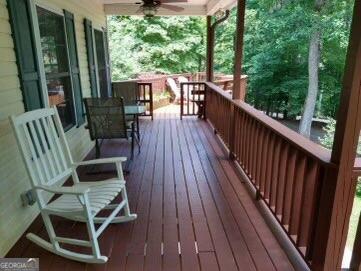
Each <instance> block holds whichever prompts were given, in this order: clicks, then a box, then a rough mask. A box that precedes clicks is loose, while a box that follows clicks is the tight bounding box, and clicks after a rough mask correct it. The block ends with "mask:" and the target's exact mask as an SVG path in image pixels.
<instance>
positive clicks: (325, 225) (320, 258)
mask: <svg viewBox="0 0 361 271" xmlns="http://www.w3.org/2000/svg"><path fill="white" fill-rule="evenodd" d="M360 25H361V1H355V7H354V14H353V20H352V26H351V34H350V43H349V47H348V53H347V59H346V67H345V74H344V81H343V90H342V93H341V100H340V108H339V112H338V117H337V125H336V132H335V141H334V144H333V149H332V155H331V162H332V163H333V164H334V167H333V169H330V170H329V171H328V172H326V174H325V178H324V181H323V183H322V194H321V199H320V210H319V213H320V214H319V218H318V223H317V228H316V232H315V235H314V236H315V240H314V244H315V246H314V250H313V257H312V270H322V271H326V270H336V269H339V268H340V267H341V263H342V257H343V252H344V248H345V243H346V237H347V232H348V226H349V220H350V214H351V209H352V204H353V199H354V195H355V189H356V182H355V181H354V178H353V176H352V171H353V167H354V162H355V156H356V149H357V144H358V139H359V134H360V128H361V28H360Z"/></svg>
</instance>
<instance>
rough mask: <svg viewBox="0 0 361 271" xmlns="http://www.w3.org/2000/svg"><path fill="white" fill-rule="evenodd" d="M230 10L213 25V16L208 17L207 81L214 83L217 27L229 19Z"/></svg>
mask: <svg viewBox="0 0 361 271" xmlns="http://www.w3.org/2000/svg"><path fill="white" fill-rule="evenodd" d="M229 14H230V12H229V10H226V11H225V13H224V16H223V17H222V18H220V19H218V20H216V21H215V22H214V23H212V16H207V81H208V82H213V79H214V43H215V35H216V29H217V26H218V25H219V24H221V23H223V22H224V21H225V20H227V19H228V17H229Z"/></svg>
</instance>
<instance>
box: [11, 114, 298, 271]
mask: <svg viewBox="0 0 361 271" xmlns="http://www.w3.org/2000/svg"><path fill="white" fill-rule="evenodd" d="M163 112H165V113H157V114H156V116H155V120H154V121H153V122H152V121H150V120H148V119H144V120H142V121H141V127H142V128H141V132H142V149H141V153H140V154H139V155H136V157H135V159H134V161H133V163H132V164H131V165H130V169H131V173H130V174H129V175H128V176H126V180H127V190H128V197H129V201H130V205H131V210H132V212H135V213H137V214H138V219H137V220H136V221H134V222H131V223H126V224H121V225H120V224H119V225H112V226H111V227H110V228H108V229H107V230H106V231H105V232H104V233H103V234H102V236H101V238H100V240H99V243H100V247H101V252H102V254H103V255H105V256H109V261H108V262H107V263H106V264H104V265H91V264H84V263H77V262H74V261H71V260H67V259H65V258H61V257H59V256H57V255H54V254H51V253H49V252H47V251H45V250H43V249H42V248H40V247H37V246H36V245H34V244H32V243H31V242H29V241H28V240H27V239H26V238H25V235H24V236H22V237H21V238H20V240H19V241H18V242H17V244H16V245H15V246H14V247H13V248H12V249H11V251H10V252H9V254H8V255H7V256H8V257H10V256H11V257H27V256H29V257H30V256H38V257H40V266H41V270H102V271H103V270H104V271H106V270H117V271H118V270H122V271H123V270H130V271H133V270H134V271H136V270H155V271H158V270H172V271H173V270H174V271H180V270H187V271H188V270H201V271H203V270H207V271H209V270H210V271H212V270H227V271H228V270H255V269H256V268H257V269H258V270H272V269H276V270H292V269H293V268H292V265H291V264H290V262H289V260H288V258H287V257H286V255H285V253H284V251H283V250H282V249H281V247H280V245H279V244H278V243H277V241H276V239H275V237H274V236H273V235H272V232H271V231H270V229H269V228H268V227H267V224H266V223H265V221H264V219H263V218H262V216H261V214H260V213H259V211H258V209H257V208H256V204H255V201H254V199H253V198H252V196H251V195H249V194H248V192H247V190H246V188H245V187H244V184H243V183H242V182H241V181H240V179H239V176H238V175H237V173H236V171H235V169H234V166H233V165H232V163H231V162H230V161H228V160H227V159H226V155H225V153H224V152H223V150H222V147H221V145H220V143H219V142H218V139H217V138H216V137H215V136H214V134H213V132H212V131H211V129H210V127H209V126H208V124H207V123H206V122H203V121H200V120H198V119H196V118H193V117H190V118H184V120H183V121H180V120H179V115H176V114H174V113H169V112H166V111H164V110H163ZM128 154H129V144H127V143H126V142H123V141H122V142H121V141H117V140H111V141H105V142H104V144H103V146H102V156H103V157H111V156H124V155H128ZM93 156H94V151H92V152H91V153H90V154H89V156H88V157H87V159H91V158H93ZM99 169H101V170H103V169H104V170H108V171H109V170H112V167H111V166H107V167H102V168H99ZM88 170H89V168H83V169H81V171H80V173H81V179H91V180H100V179H102V178H105V177H106V178H109V177H113V175H112V174H110V173H105V174H99V175H89V174H86V172H87V171H88ZM97 170H98V168H97ZM29 231H30V232H34V233H40V234H41V235H42V236H45V235H46V232H45V230H44V226H43V224H42V221H41V219H40V218H37V219H36V220H35V221H34V222H33V223H32V225H31V226H30V227H29ZM56 231H57V232H60V233H61V234H63V235H66V234H69V233H71V235H72V236H77V237H78V238H85V237H86V236H87V235H86V232H85V231H86V227H85V225H82V224H81V223H72V222H69V221H64V220H63V219H58V221H57V223H56ZM247 234H248V235H247ZM145 244H147V250H146V255H144V247H145ZM178 246H179V247H180V252H181V254H179V251H178ZM86 250H88V249H87V248H86ZM77 251H82V250H81V249H79V248H77ZM267 264H269V266H268V267H269V268H272V269H264V268H263V267H265V266H266V265H267Z"/></svg>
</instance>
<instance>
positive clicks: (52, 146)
mask: <svg viewBox="0 0 361 271" xmlns="http://www.w3.org/2000/svg"><path fill="white" fill-rule="evenodd" d="M10 119H11V123H12V125H13V128H14V131H15V134H16V139H17V142H18V145H19V148H20V151H21V153H22V156H23V160H24V162H25V165H26V169H27V172H28V174H29V177H30V179H31V185H32V189H33V191H34V192H35V193H34V194H35V195H36V201H37V203H38V205H39V208H40V213H41V216H42V218H43V220H44V224H45V227H46V230H47V233H48V235H49V239H50V242H48V241H46V240H44V239H42V238H40V237H39V236H37V235H35V234H33V233H28V234H27V238H28V239H30V240H31V241H33V242H34V243H36V244H37V245H39V246H41V247H42V248H44V249H46V250H49V251H51V252H53V253H55V254H58V255H60V256H63V257H65V258H69V259H72V260H76V261H80V262H86V263H105V262H107V260H108V258H107V257H106V256H102V255H101V254H100V250H99V244H98V237H99V235H100V234H101V233H102V232H103V231H104V230H105V228H106V227H107V226H108V225H109V224H110V223H122V222H128V221H132V220H134V219H136V218H137V215H136V214H131V213H130V209H129V204H128V198H127V192H126V188H125V180H124V176H123V170H122V165H121V163H122V162H124V161H126V158H123V157H117V158H106V159H97V160H92V161H84V162H79V163H74V162H73V159H72V156H71V153H70V149H69V146H68V143H67V140H66V137H65V134H64V130H63V127H62V124H61V122H60V118H59V115H58V111H57V109H56V107H53V108H50V109H39V110H34V111H31V112H27V113H24V114H22V115H20V116H17V117H15V116H12V117H11V118H10ZM106 163H114V164H115V165H116V169H117V173H118V176H117V178H114V179H110V180H105V181H100V182H79V178H78V175H77V172H76V169H77V167H78V166H83V165H91V164H106ZM70 176H72V179H73V182H74V184H73V186H70V187H66V186H62V184H63V183H64V182H65V180H67V179H68V178H69V177H70ZM49 193H50V194H49ZM120 193H121V196H122V201H121V202H120V203H117V204H111V202H112V201H113V200H114V199H115V197H117V196H118V195H119V194H120ZM54 194H57V195H60V197H58V198H57V199H55V200H53V201H51V202H50V203H48V199H49V196H51V195H54ZM104 209H111V210H113V211H112V212H111V214H110V215H108V216H107V217H96V215H97V214H98V213H99V212H100V211H101V210H104ZM122 209H123V210H124V215H122V216H119V215H118V213H119V212H120V211H121V210H122ZM50 215H56V216H61V217H64V218H67V219H70V220H73V221H80V222H85V223H86V225H87V230H88V234H89V240H78V239H72V238H66V237H62V236H57V235H56V234H55V231H54V228H53V224H52V222H51V219H50ZM97 223H99V224H100V223H101V225H100V226H99V227H98V228H97V229H96V228H95V225H94V224H97ZM61 243H63V244H71V245H77V246H85V247H90V248H91V249H92V254H82V253H78V252H74V251H70V250H68V249H65V248H62V247H61Z"/></svg>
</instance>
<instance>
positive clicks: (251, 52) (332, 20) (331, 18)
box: [215, 0, 353, 117]
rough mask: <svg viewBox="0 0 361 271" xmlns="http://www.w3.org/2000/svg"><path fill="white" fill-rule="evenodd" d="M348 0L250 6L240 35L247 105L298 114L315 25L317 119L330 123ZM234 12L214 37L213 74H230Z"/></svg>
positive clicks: (265, 1) (259, 1)
mask: <svg viewBox="0 0 361 271" xmlns="http://www.w3.org/2000/svg"><path fill="white" fill-rule="evenodd" d="M352 7H353V0H339V1H336V0H327V1H326V7H325V8H324V9H323V13H322V14H318V13H316V12H315V10H314V1H312V0H300V1H281V0H249V1H247V11H246V25H245V35H244V61H243V69H244V73H245V74H247V75H248V76H249V80H248V90H247V92H248V93H247V101H248V102H249V103H251V104H253V105H254V106H255V107H256V108H258V109H262V110H265V111H277V112H283V113H285V114H286V115H287V116H288V117H292V116H296V115H299V114H301V112H302V108H303V104H304V101H305V97H306V94H307V89H308V47H309V39H310V34H311V32H312V30H313V25H314V21H315V20H316V19H320V18H321V21H320V25H321V27H322V32H323V36H322V56H321V65H320V93H322V95H320V97H319V103H318V105H319V106H318V108H317V110H316V115H317V116H318V117H327V116H329V117H335V114H336V110H337V107H338V100H339V94H340V89H341V82H342V75H343V69H344V63H345V56H346V49H347V45H348V35H349V27H350V22H351V13H352ZM235 23H236V11H235V10H232V12H231V16H230V18H229V19H228V21H227V22H226V23H224V24H222V25H221V26H220V27H219V29H218V31H217V45H216V49H215V51H216V57H215V59H216V63H215V68H216V70H217V71H218V72H224V73H228V74H229V73H232V70H233V55H234V52H233V50H234V32H235Z"/></svg>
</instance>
